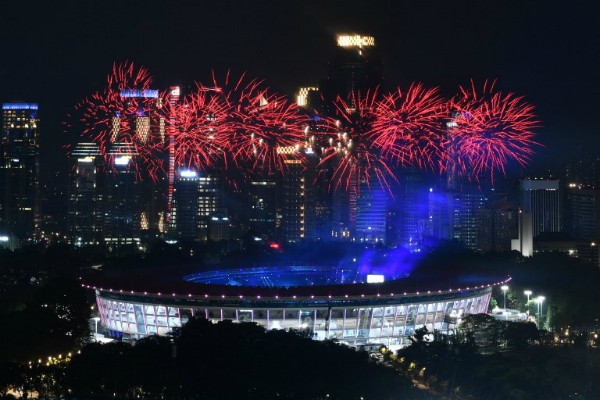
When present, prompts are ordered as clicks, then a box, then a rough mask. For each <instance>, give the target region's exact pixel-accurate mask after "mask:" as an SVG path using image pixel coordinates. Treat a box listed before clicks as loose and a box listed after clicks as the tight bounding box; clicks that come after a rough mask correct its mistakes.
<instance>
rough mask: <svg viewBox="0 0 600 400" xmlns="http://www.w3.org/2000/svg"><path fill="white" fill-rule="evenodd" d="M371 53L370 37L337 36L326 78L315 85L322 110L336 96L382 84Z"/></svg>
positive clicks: (373, 42)
mask: <svg viewBox="0 0 600 400" xmlns="http://www.w3.org/2000/svg"><path fill="white" fill-rule="evenodd" d="M375 53H376V49H375V38H374V37H373V36H361V35H357V34H352V35H346V34H343V35H338V37H337V47H336V53H335V56H334V58H333V59H332V60H331V61H330V63H329V69H328V75H327V78H325V79H324V80H322V81H321V83H320V85H319V91H320V92H321V94H322V96H323V97H322V98H323V102H324V103H323V106H324V107H325V109H327V107H331V106H330V105H331V104H333V100H335V98H336V97H337V96H341V97H343V98H348V97H349V95H350V94H351V93H357V92H359V93H362V94H364V93H366V92H367V91H369V90H371V91H372V90H375V89H376V88H377V87H378V86H379V85H380V84H381V83H382V81H383V76H382V65H381V62H380V61H379V60H378V57H377V55H376V54H375ZM330 111H331V110H330Z"/></svg>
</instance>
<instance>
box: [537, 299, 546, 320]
mask: <svg viewBox="0 0 600 400" xmlns="http://www.w3.org/2000/svg"><path fill="white" fill-rule="evenodd" d="M544 300H546V298H545V297H544V296H538V297H537V298H536V299H535V302H536V303H537V305H538V326H540V323H541V322H542V313H543V311H544V310H543V306H542V303H543V302H544Z"/></svg>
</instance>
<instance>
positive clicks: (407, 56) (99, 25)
mask: <svg viewBox="0 0 600 400" xmlns="http://www.w3.org/2000/svg"><path fill="white" fill-rule="evenodd" d="M109 3H110V2H109ZM109 3H103V4H102V5H100V4H92V3H88V4H85V3H84V4H83V5H81V4H78V3H77V4H76V3H73V4H70V3H68V2H63V3H60V4H57V5H52V6H48V8H35V9H34V10H30V11H29V12H27V13H25V12H24V10H23V9H22V8H21V7H22V6H21V5H18V4H11V5H8V9H7V12H6V13H4V16H5V17H2V18H3V19H4V18H6V20H5V21H2V22H3V23H2V28H0V29H2V30H3V32H2V33H3V36H4V37H6V38H7V46H8V52H7V53H9V54H10V53H11V50H13V49H14V50H16V49H17V48H19V46H25V47H26V48H28V49H30V50H31V51H28V52H27V53H26V54H23V55H20V56H19V57H14V58H13V59H12V60H11V62H9V63H4V65H3V66H2V67H0V100H1V101H3V102H9V101H13V100H24V101H32V102H38V103H40V113H41V119H42V120H43V121H45V123H44V124H43V126H42V129H41V132H42V133H41V143H42V147H43V148H45V149H46V150H45V151H43V152H42V154H41V158H42V164H43V165H47V164H48V163H51V162H53V161H56V160H59V158H60V156H61V145H62V144H64V143H65V142H66V136H65V135H64V134H63V133H62V130H63V127H62V125H61V123H62V122H63V121H64V120H65V115H66V114H67V113H69V112H70V111H72V107H73V105H74V104H76V102H77V101H79V100H80V99H81V98H82V97H84V96H85V95H86V94H87V93H90V92H91V91H93V90H96V89H98V88H99V87H100V86H101V82H102V80H103V78H104V76H105V75H106V73H107V71H108V70H109V69H110V65H111V64H112V62H114V61H115V60H116V61H120V60H132V61H135V62H136V63H140V64H145V65H147V66H148V67H149V68H151V69H152V70H153V71H155V75H156V81H157V85H158V86H160V87H167V86H168V85H170V84H172V83H178V82H181V83H185V84H191V83H192V82H193V81H194V80H199V81H206V80H207V78H208V77H209V75H210V73H211V70H213V69H214V70H215V71H216V72H217V73H224V72H225V71H226V70H228V69H230V68H231V69H233V70H234V71H238V72H240V73H241V72H244V71H247V72H248V74H249V75H251V76H256V77H259V78H264V79H265V80H266V81H267V82H268V84H269V86H271V87H272V88H273V89H274V90H276V91H278V92H280V93H285V94H287V95H288V96H291V95H292V94H293V93H294V92H295V90H297V88H298V87H299V86H307V85H311V84H315V83H318V80H319V79H320V78H321V77H323V76H324V75H325V73H326V68H327V60H328V59H329V56H330V55H331V54H332V52H333V49H334V48H335V35H336V34H337V33H342V32H347V33H354V32H357V33H363V34H370V35H373V36H375V37H376V39H377V46H378V49H379V54H380V55H381V58H382V60H383V64H384V67H383V70H384V77H385V84H389V85H390V86H393V85H396V84H400V85H403V86H406V85H408V84H409V83H410V82H412V81H421V82H423V83H424V84H426V85H428V86H440V88H441V90H442V92H443V94H444V95H446V96H452V95H453V94H454V93H456V91H457V90H458V85H461V84H462V85H465V84H468V82H469V80H470V79H471V78H473V79H475V80H477V81H480V82H481V81H482V80H484V79H488V78H489V79H497V80H498V87H499V88H500V89H502V90H505V91H514V92H516V93H518V94H520V95H524V96H525V98H526V100H527V101H529V102H530V103H532V104H535V105H536V107H537V109H536V112H537V114H538V115H539V117H540V119H541V121H542V127H541V128H540V130H539V131H538V133H539V135H538V137H539V140H540V141H541V142H542V143H543V144H544V145H545V147H544V148H543V149H540V151H539V152H538V156H537V157H536V160H534V161H533V163H532V165H531V171H535V172H537V171H538V170H545V169H547V168H548V165H547V164H549V160H553V159H556V157H565V156H568V155H569V154H574V153H573V152H572V151H571V150H572V149H573V147H576V146H577V145H580V146H582V147H584V148H586V147H588V143H587V142H588V141H592V142H593V136H592V133H593V131H594V123H595V121H594V113H593V110H594V108H595V105H594V101H595V100H594V97H593V96H594V95H593V90H589V88H590V87H592V88H593V87H595V86H597V85H595V84H594V82H596V81H597V80H598V72H597V71H596V70H594V69H593V68H591V67H589V66H588V65H594V64H593V63H589V62H586V61H592V60H593V59H594V57H595V56H594V51H593V48H594V46H593V44H594V40H598V39H597V38H598V36H599V35H594V32H595V29H597V28H595V27H594V25H593V24H590V23H587V22H586V18H587V17H586V13H585V12H581V11H584V10H582V9H579V8H578V7H577V6H574V7H563V6H562V5H561V4H560V3H559V2H550V3H547V2H546V3H543V4H541V3H540V4H527V5H516V4H505V3H502V4H500V3H497V4H493V3H489V4H486V5H476V6H473V5H469V4H467V3H466V2H464V3H453V4H436V5H433V4H419V5H417V4H411V3H401V4H397V5H394V6H390V5H382V4H377V3H375V4H365V3H362V4H361V3H359V2H354V3H351V4H349V3H343V4H342V3H328V4H327V5H318V4H312V3H310V2H308V3H307V2H302V3H296V2H291V3H288V4H286V5H285V6H283V5H277V4H271V3H269V2H264V3H260V4H252V5H250V4H244V3H242V4H234V3H225V4H219V5H203V6H202V7H200V6H199V5H197V6H195V5H189V4H187V5H186V4H181V3H176V4H169V5H166V4H160V3H158V2H146V3H144V4H143V5H135V4H125V5H123V4H119V5H118V7H117V5H116V4H115V6H114V7H111V4H109ZM113 11H114V13H115V14H114V18H111V15H112V13H113ZM205 15H206V16H208V17H203V16H205ZM388 15H395V16H397V20H398V21H399V22H400V23H399V24H391V23H390V22H389V21H390V18H385V19H383V18H382V17H383V16H388ZM26 16H27V17H26ZM133 16H135V18H133ZM416 17H420V18H416ZM27 18H28V19H27ZM104 21H106V23H104ZM132 21H135V22H132ZM228 21H231V22H229V23H228ZM381 21H385V23H380V22H381ZM26 22H27V23H26ZM261 22H262V23H261ZM25 23H26V24H25ZM23 26H28V27H29V29H26V30H23V29H20V27H23ZM233 27H236V29H233ZM481 28H483V29H482V31H483V32H484V33H483V34H481V33H480V34H477V35H473V34H472V31H474V30H476V29H481ZM239 32H243V33H239ZM42 33H43V34H42ZM256 54H260V56H259V57H256ZM557 79H558V82H556V80H557ZM24 82H27V84H24ZM567 137H568V138H569V139H566V138H567ZM565 149H566V150H565ZM62 155H63V156H64V153H62ZM63 160H64V157H63ZM59 161H60V160H59Z"/></svg>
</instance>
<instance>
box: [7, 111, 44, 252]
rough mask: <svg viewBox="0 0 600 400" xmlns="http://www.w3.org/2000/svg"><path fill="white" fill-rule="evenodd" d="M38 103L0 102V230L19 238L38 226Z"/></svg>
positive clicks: (30, 232)
mask: <svg viewBox="0 0 600 400" xmlns="http://www.w3.org/2000/svg"><path fill="white" fill-rule="evenodd" d="M38 125H39V118H38V105H37V104H33V103H5V104H3V105H2V137H1V141H0V157H1V158H0V233H2V234H3V235H8V236H13V237H15V238H16V240H17V241H22V240H24V239H26V238H28V237H30V236H31V235H32V234H33V233H34V229H35V228H36V227H37V226H39V221H40V210H39V131H38Z"/></svg>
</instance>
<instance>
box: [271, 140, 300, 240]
mask: <svg viewBox="0 0 600 400" xmlns="http://www.w3.org/2000/svg"><path fill="white" fill-rule="evenodd" d="M300 151H301V150H300V148H296V147H295V146H289V147H279V148H278V149H277V153H278V154H280V156H282V157H285V160H284V161H283V163H284V166H285V170H284V171H282V177H281V191H280V198H281V225H280V232H281V233H280V235H279V237H280V238H281V239H282V240H283V241H285V242H288V243H298V242H300V241H301V240H303V239H304V231H305V208H306V204H305V203H306V197H305V194H306V187H307V185H306V178H305V176H304V166H303V165H302V160H301V159H300Z"/></svg>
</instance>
